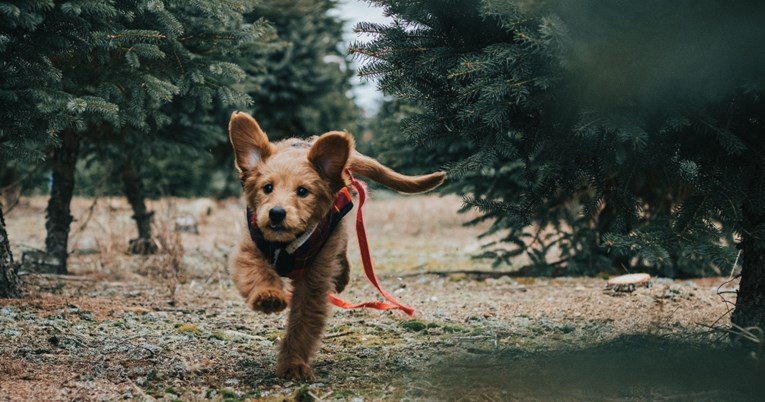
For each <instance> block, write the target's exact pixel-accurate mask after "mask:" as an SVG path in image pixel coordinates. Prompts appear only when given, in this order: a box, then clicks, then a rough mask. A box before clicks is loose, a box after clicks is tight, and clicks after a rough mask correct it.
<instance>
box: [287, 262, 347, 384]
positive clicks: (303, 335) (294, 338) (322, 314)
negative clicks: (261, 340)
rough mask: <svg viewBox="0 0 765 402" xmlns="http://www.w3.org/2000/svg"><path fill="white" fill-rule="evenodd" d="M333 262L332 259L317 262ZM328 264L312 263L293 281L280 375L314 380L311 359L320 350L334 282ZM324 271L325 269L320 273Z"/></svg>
mask: <svg viewBox="0 0 765 402" xmlns="http://www.w3.org/2000/svg"><path fill="white" fill-rule="evenodd" d="M322 262H323V263H329V264H331V263H333V262H335V261H333V260H332V259H330V258H326V261H317V263H322ZM323 268H329V267H321V266H316V265H315V266H313V267H311V268H310V269H309V272H308V273H306V275H305V276H304V277H303V278H300V280H297V281H295V282H294V283H293V293H292V300H291V301H290V312H289V319H288V322H287V334H286V335H285V336H284V339H283V340H282V343H281V345H280V349H279V360H278V362H277V366H276V373H277V374H278V375H279V376H281V377H287V378H293V379H297V380H313V379H314V376H313V370H311V366H310V365H309V362H310V360H311V358H312V357H313V355H314V354H315V353H316V351H317V350H318V349H319V344H320V341H321V337H322V334H323V333H324V326H325V324H326V322H327V316H328V315H329V304H328V301H327V294H328V293H329V291H330V290H331V286H332V285H333V275H332V272H327V271H329V270H328V269H323ZM321 271H325V272H321Z"/></svg>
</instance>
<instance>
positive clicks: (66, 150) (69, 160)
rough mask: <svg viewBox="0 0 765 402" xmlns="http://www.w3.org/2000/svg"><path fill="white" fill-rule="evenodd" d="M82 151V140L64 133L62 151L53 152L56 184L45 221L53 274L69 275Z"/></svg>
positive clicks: (73, 134) (46, 240)
mask: <svg viewBox="0 0 765 402" xmlns="http://www.w3.org/2000/svg"><path fill="white" fill-rule="evenodd" d="M79 150H80V137H79V136H78V135H77V134H76V133H75V132H74V131H71V130H66V131H64V132H62V133H61V148H58V149H56V150H54V152H53V158H52V162H53V183H52V185H51V191H50V200H49V201H48V209H47V211H46V217H45V219H46V220H45V229H46V230H47V232H48V233H47V236H46V237H45V251H46V252H47V253H48V255H49V256H50V257H52V258H51V261H52V263H51V265H52V267H50V271H52V272H53V273H57V274H66V273H67V268H66V259H67V256H68V246H69V227H70V225H71V224H72V219H73V218H72V214H71V210H70V204H71V202H72V193H73V192H74V172H75V167H76V165H77V157H78V154H79Z"/></svg>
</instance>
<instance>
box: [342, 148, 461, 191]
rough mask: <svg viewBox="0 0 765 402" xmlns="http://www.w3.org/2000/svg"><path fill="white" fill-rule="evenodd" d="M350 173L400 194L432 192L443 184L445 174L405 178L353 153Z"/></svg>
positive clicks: (376, 162)
mask: <svg viewBox="0 0 765 402" xmlns="http://www.w3.org/2000/svg"><path fill="white" fill-rule="evenodd" d="M350 159H351V163H350V169H351V172H353V173H356V174H360V175H362V176H364V177H366V178H368V179H370V180H374V181H376V182H378V183H380V184H382V185H384V186H386V187H390V188H392V189H394V190H396V191H400V192H402V193H421V192H424V191H428V190H432V189H434V188H436V187H438V186H440V185H441V183H443V182H444V178H445V177H446V173H444V172H434V173H431V174H426V175H422V176H407V175H403V174H401V173H398V172H396V171H394V170H393V169H391V168H389V167H387V166H384V165H383V164H382V163H380V162H378V161H377V160H375V159H372V158H370V157H368V156H366V155H362V154H360V153H359V152H358V151H354V152H353V154H352V156H351V158H350Z"/></svg>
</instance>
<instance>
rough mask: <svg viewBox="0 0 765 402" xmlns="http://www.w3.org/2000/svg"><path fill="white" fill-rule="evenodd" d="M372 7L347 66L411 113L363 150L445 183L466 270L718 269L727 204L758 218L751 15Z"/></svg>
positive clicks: (626, 8) (614, 5) (728, 220)
mask: <svg viewBox="0 0 765 402" xmlns="http://www.w3.org/2000/svg"><path fill="white" fill-rule="evenodd" d="M374 3H377V4H379V5H381V6H383V7H384V9H385V12H386V13H387V14H389V15H391V16H392V17H393V18H394V23H393V24H391V25H390V26H381V25H376V24H359V25H358V26H357V30H359V31H361V32H366V33H371V34H373V38H374V39H373V40H371V41H370V42H368V43H357V44H354V45H353V46H352V47H351V52H352V53H354V54H356V55H358V56H359V57H362V58H364V60H365V61H366V65H365V66H364V68H363V69H362V70H361V72H362V74H365V75H368V76H372V77H376V78H378V80H379V85H380V88H381V89H382V90H383V91H385V92H386V93H387V94H389V95H392V96H394V97H396V98H397V99H396V100H395V101H392V102H393V104H396V103H398V104H402V105H406V107H408V108H409V109H410V110H411V112H410V114H409V116H407V117H405V118H401V117H398V118H397V119H395V120H398V121H400V127H395V129H394V130H389V131H388V133H387V134H385V132H384V131H383V134H381V135H380V134H379V133H378V136H377V137H376V140H378V141H380V142H382V143H383V144H384V146H385V147H386V148H387V149H388V150H389V151H388V152H389V153H390V152H395V153H396V155H397V159H398V164H399V165H404V166H417V165H418V163H420V161H422V160H426V161H427V163H428V164H433V163H436V164H438V163H440V164H442V165H443V166H445V167H446V168H447V169H448V171H449V176H450V180H449V182H448V183H447V185H446V186H445V188H444V190H445V191H447V192H453V193H457V194H460V195H462V196H463V197H464V199H465V205H466V208H478V209H479V210H480V211H481V212H482V216H481V218H479V219H478V221H480V220H489V221H491V222H492V226H491V228H490V229H489V231H488V233H486V235H492V239H496V241H493V242H491V243H489V244H488V245H487V248H486V249H485V253H484V255H483V256H484V257H490V258H493V259H494V260H495V261H496V263H498V264H501V263H506V264H512V263H513V261H514V260H516V258H517V257H518V256H519V255H521V254H525V255H526V256H527V257H528V259H529V260H530V261H531V265H529V266H526V267H525V269H527V270H528V271H529V272H536V273H547V274H550V273H553V274H557V273H562V272H569V273H594V272H598V271H615V272H618V271H622V272H623V270H624V269H628V270H633V269H643V270H649V271H653V272H655V273H659V274H664V275H669V276H689V275H701V274H704V275H707V274H721V273H727V272H728V271H729V270H730V269H731V267H732V264H733V261H734V260H735V257H736V250H734V249H733V247H732V246H733V244H734V241H735V236H734V234H738V235H742V234H744V232H742V224H743V223H744V221H745V220H743V219H742V217H743V216H744V211H743V210H742V208H743V207H744V206H745V205H749V204H752V205H756V207H755V209H756V210H758V211H759V210H761V209H762V208H765V200H763V199H761V198H759V197H760V196H759V195H757V194H759V190H757V186H755V187H753V185H754V184H755V183H756V180H754V179H753V178H755V177H761V174H760V173H759V172H761V171H762V165H763V164H762V158H761V155H762V154H763V152H762V150H763V149H765V143H763V141H764V140H763V138H765V137H763V123H762V121H763V118H765V109H764V108H763V105H762V100H761V99H762V98H761V95H762V91H763V80H762V75H761V73H757V71H760V72H761V71H762V67H765V60H764V59H765V58H763V57H762V56H761V55H762V54H765V53H763V52H762V50H763V49H762V46H759V47H755V48H753V47H752V45H753V44H754V43H755V42H753V40H754V39H753V38H757V37H762V36H763V34H765V32H763V31H764V30H765V29H763V26H762V24H759V23H758V22H757V21H761V20H762V18H763V17H765V13H764V12H763V7H762V6H761V5H759V4H757V3H753V2H745V3H742V4H740V5H737V6H736V7H725V6H723V5H721V4H718V3H716V2H708V3H704V5H703V6H699V7H695V6H694V3H692V2H670V3H666V2H647V3H643V2H641V3H630V2H625V1H621V0H615V1H607V2H597V1H592V2H590V1H583V2H556V1H550V2H514V1H510V0H492V1H490V0H486V1H483V2H480V3H478V2H460V1H448V0H420V1H414V0H409V1H395V0H394V1H387V0H380V1H375V2H374ZM689 10H693V11H692V12H691V11H689ZM733 27H735V28H733ZM713 38H718V39H714V40H713ZM702 42H703V43H708V45H706V46H702V45H701V43H702ZM741 43H747V45H746V46H744V45H741ZM752 55H756V56H752ZM747 63H749V64H751V66H750V67H742V66H743V65H746V64H747ZM383 111H385V109H383ZM386 119H387V120H386ZM386 121H388V122H390V121H391V119H390V118H388V117H385V116H383V117H381V119H380V122H381V123H380V125H382V126H388V127H390V124H391V123H386ZM395 130H398V132H397V133H395V134H392V133H393V132H394V131H395ZM398 133H401V134H398ZM402 136H405V137H407V138H409V139H411V140H412V141H413V142H414V143H415V144H416V146H408V147H406V146H405V147H401V146H400V145H401V143H402V142H403V141H402V140H401V137H402ZM397 137H398V138H397Z"/></svg>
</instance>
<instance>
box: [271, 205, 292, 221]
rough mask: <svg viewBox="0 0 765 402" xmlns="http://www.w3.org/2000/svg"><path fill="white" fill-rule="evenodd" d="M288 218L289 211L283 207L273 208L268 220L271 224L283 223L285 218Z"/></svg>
mask: <svg viewBox="0 0 765 402" xmlns="http://www.w3.org/2000/svg"><path fill="white" fill-rule="evenodd" d="M286 217H287V211H286V210H285V209H284V208H282V207H273V208H271V210H270V211H268V219H269V220H270V221H271V223H274V224H276V223H282V222H284V218H286Z"/></svg>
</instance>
